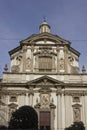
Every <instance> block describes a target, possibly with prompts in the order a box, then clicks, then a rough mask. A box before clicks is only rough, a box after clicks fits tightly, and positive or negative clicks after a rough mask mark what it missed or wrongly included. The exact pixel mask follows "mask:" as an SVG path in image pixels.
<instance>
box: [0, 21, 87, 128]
mask: <svg viewBox="0 0 87 130" xmlns="http://www.w3.org/2000/svg"><path fill="white" fill-rule="evenodd" d="M50 29H51V28H50V26H49V24H48V23H47V22H46V21H43V23H42V24H41V25H40V27H39V31H40V32H39V34H33V35H31V36H29V37H28V38H26V39H24V40H22V41H21V42H20V44H19V46H18V47H16V48H14V49H13V50H11V51H10V52H9V55H10V59H11V65H10V71H8V69H7V66H5V68H4V72H3V76H2V79H1V80H0V123H1V124H3V125H8V122H9V119H10V117H11V114H12V112H13V111H15V110H16V109H17V108H19V107H21V106H24V105H30V106H32V107H34V109H35V110H36V111H37V113H38V127H39V129H41V130H44V129H46V130H57V129H58V130H62V129H64V128H66V127H68V126H70V125H71V124H72V123H73V122H76V121H77V122H79V121H82V122H83V123H84V125H85V127H86V125H87V74H86V70H85V68H84V66H83V68H82V72H81V73H80V70H79V56H80V53H79V52H78V51H77V50H75V49H74V48H72V47H71V42H69V41H68V40H65V39H63V38H61V37H59V36H58V35H54V34H51V33H50Z"/></svg>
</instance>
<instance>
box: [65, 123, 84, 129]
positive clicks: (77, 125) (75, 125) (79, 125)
mask: <svg viewBox="0 0 87 130" xmlns="http://www.w3.org/2000/svg"><path fill="white" fill-rule="evenodd" d="M65 130H85V127H84V124H83V122H82V121H80V122H74V123H73V124H72V125H71V126H69V127H67V128H65Z"/></svg>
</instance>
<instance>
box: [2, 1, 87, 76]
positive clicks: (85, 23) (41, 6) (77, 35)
mask: <svg viewBox="0 0 87 130" xmlns="http://www.w3.org/2000/svg"><path fill="white" fill-rule="evenodd" d="M44 16H46V21H47V22H48V23H49V25H50V26H51V33H53V34H57V35H58V36H60V37H62V38H64V39H66V40H69V41H71V42H72V44H71V46H72V47H73V48H75V49H76V50H78V51H79V52H80V53H81V55H80V60H79V65H80V70H81V68H82V65H83V64H84V65H85V66H86V69H87V0H0V75H1V73H2V72H3V68H4V65H5V64H8V66H10V57H9V55H8V51H10V50H12V49H13V48H15V47H17V46H19V42H20V41H21V40H23V39H25V38H27V37H28V36H30V35H32V34H35V33H36V34H37V33H39V25H40V24H41V23H42V21H43V17H44Z"/></svg>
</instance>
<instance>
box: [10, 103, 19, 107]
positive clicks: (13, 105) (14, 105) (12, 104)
mask: <svg viewBox="0 0 87 130" xmlns="http://www.w3.org/2000/svg"><path fill="white" fill-rule="evenodd" d="M8 106H9V107H10V108H16V107H17V106H18V105H17V104H15V103H11V104H9V105H8Z"/></svg>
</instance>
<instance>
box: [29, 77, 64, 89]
mask: <svg viewBox="0 0 87 130" xmlns="http://www.w3.org/2000/svg"><path fill="white" fill-rule="evenodd" d="M27 84H28V85H30V86H54V87H57V86H63V85H64V83H63V82H61V81H59V80H56V79H54V78H52V77H49V76H47V75H45V76H42V77H40V78H37V79H34V80H32V81H29V82H27Z"/></svg>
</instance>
